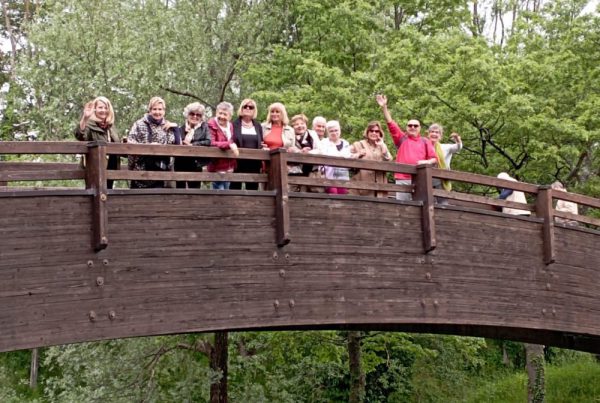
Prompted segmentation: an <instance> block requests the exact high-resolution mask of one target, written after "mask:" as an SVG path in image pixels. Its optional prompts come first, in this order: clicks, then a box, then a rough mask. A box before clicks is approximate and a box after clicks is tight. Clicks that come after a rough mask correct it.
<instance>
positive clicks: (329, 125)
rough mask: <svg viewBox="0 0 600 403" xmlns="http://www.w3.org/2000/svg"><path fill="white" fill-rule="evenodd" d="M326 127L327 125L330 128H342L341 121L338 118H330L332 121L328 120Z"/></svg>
mask: <svg viewBox="0 0 600 403" xmlns="http://www.w3.org/2000/svg"><path fill="white" fill-rule="evenodd" d="M325 127H327V128H328V129H329V128H330V127H337V128H338V129H341V128H342V127H341V126H340V122H338V121H337V120H330V121H328V122H327V124H326V125H325Z"/></svg>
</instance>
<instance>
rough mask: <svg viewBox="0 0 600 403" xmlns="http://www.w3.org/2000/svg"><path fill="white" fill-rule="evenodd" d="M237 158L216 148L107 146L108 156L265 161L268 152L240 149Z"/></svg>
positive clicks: (140, 145) (143, 145) (148, 145)
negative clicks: (167, 156) (164, 156)
mask: <svg viewBox="0 0 600 403" xmlns="http://www.w3.org/2000/svg"><path fill="white" fill-rule="evenodd" d="M239 151H240V154H239V157H237V156H236V155H234V153H233V152H232V151H230V150H226V151H225V150H221V149H219V148H217V147H203V146H197V147H188V146H180V145H157V144H116V143H111V144H108V145H107V153H108V154H109V155H115V154H116V155H122V156H126V155H169V156H172V157H204V158H224V157H226V158H232V159H248V160H260V161H266V160H268V159H269V152H268V151H265V150H250V149H247V148H240V150H239Z"/></svg>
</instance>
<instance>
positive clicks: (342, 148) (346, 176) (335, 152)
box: [321, 120, 352, 194]
mask: <svg viewBox="0 0 600 403" xmlns="http://www.w3.org/2000/svg"><path fill="white" fill-rule="evenodd" d="M321 152H322V153H323V154H325V155H329V156H332V157H345V158H351V157H352V154H351V153H350V143H348V142H347V141H346V140H343V139H342V131H341V128H340V123H339V122H338V121H337V120H330V121H329V122H327V138H326V139H323V140H322V141H321ZM325 178H327V179H336V180H346V181H347V180H350V170H349V169H348V168H341V167H329V166H326V167H325ZM325 191H326V192H327V193H331V194H348V189H346V188H343V187H328V188H326V189H325Z"/></svg>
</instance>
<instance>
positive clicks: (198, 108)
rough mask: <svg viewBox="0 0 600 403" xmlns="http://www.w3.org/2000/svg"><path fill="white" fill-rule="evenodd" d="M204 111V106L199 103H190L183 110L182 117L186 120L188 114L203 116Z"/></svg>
mask: <svg viewBox="0 0 600 403" xmlns="http://www.w3.org/2000/svg"><path fill="white" fill-rule="evenodd" d="M204 109H205V108H204V105H202V104H201V103H200V102H192V103H191V104H189V105H188V106H186V107H185V108H184V109H183V117H184V118H186V119H187V117H188V116H189V114H190V112H200V113H202V115H204Z"/></svg>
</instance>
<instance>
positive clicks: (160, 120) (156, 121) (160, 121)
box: [146, 114, 164, 126]
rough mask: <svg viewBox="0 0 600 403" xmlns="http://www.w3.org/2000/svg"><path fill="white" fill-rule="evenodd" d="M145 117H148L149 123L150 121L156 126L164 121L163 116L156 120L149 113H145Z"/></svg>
mask: <svg viewBox="0 0 600 403" xmlns="http://www.w3.org/2000/svg"><path fill="white" fill-rule="evenodd" d="M146 119H148V122H150V123H152V124H153V125H156V126H160V125H162V124H163V121H164V119H163V118H160V119H158V120H156V119H154V118H153V117H152V115H150V114H147V115H146Z"/></svg>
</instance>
